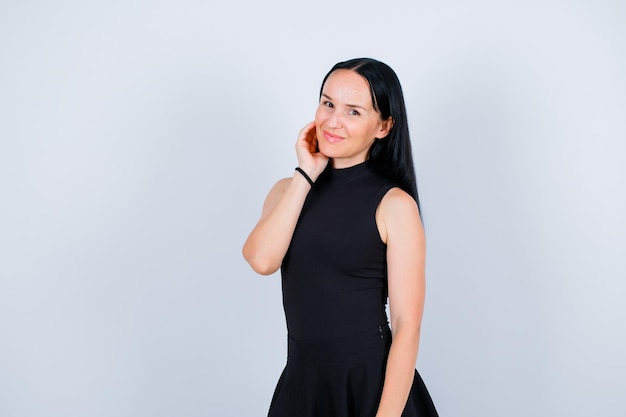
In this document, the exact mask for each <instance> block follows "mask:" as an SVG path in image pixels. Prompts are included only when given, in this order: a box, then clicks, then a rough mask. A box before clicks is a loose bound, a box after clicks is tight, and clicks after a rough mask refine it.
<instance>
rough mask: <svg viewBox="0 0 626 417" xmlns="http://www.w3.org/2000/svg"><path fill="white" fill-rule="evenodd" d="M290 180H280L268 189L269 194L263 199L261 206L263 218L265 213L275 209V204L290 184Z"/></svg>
mask: <svg viewBox="0 0 626 417" xmlns="http://www.w3.org/2000/svg"><path fill="white" fill-rule="evenodd" d="M291 180H292V178H282V179H280V180H278V181H277V182H276V184H274V186H273V187H272V188H271V189H270V192H269V193H268V194H267V197H266V198H265V203H264V204H263V214H262V216H265V215H266V214H267V213H270V212H271V211H272V210H274V207H276V204H278V202H279V201H280V199H281V198H282V196H283V194H285V190H287V187H289V184H291Z"/></svg>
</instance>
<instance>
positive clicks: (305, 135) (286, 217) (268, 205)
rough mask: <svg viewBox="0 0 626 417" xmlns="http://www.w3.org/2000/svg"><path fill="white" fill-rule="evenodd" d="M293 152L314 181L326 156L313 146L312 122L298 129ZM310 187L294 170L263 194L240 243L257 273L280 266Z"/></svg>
mask: <svg viewBox="0 0 626 417" xmlns="http://www.w3.org/2000/svg"><path fill="white" fill-rule="evenodd" d="M296 154H297V156H298V165H299V166H300V167H301V168H302V169H303V170H304V171H305V172H306V173H307V174H308V175H309V176H310V177H311V179H312V180H313V181H315V180H316V179H317V177H318V176H319V175H320V174H321V173H322V171H323V170H324V168H325V167H326V165H327V164H328V158H327V157H326V156H324V155H322V154H321V153H319V152H317V150H316V137H315V123H314V122H311V123H309V124H308V125H306V126H305V127H304V128H303V129H302V130H301V131H300V135H299V136H298V141H297V143H296ZM310 188H311V186H310V185H309V183H308V181H307V180H306V179H305V178H304V176H302V174H300V173H299V172H295V173H294V176H293V178H284V179H282V180H280V181H278V182H277V183H276V184H275V185H274V187H272V189H271V190H270V192H269V194H268V195H267V198H266V199H265V203H264V205H263V212H262V214H261V218H260V219H259V221H258V223H257V224H256V226H255V227H254V229H252V232H251V233H250V235H249V236H248V239H247V240H246V243H245V244H244V246H243V257H244V258H245V259H246V261H248V263H249V264H250V266H251V267H252V269H254V270H255V271H256V272H258V273H259V274H263V275H269V274H272V273H274V272H276V271H277V270H278V268H280V265H281V263H282V261H283V258H284V256H285V253H287V249H288V248H289V243H290V242H291V237H292V236H293V231H294V230H295V228H296V223H297V222H298V217H299V216H300V212H301V211H302V206H303V205H304V200H305V199H306V196H307V194H308V193H309V190H310Z"/></svg>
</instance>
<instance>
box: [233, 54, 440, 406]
mask: <svg viewBox="0 0 626 417" xmlns="http://www.w3.org/2000/svg"><path fill="white" fill-rule="evenodd" d="M296 154H297V157H298V167H297V168H296V171H295V172H294V175H293V177H291V178H285V179H282V180H280V181H278V182H277V183H276V184H275V185H274V187H273V188H272V189H271V191H270V192H269V194H268V196H267V198H266V200H265V204H264V206H263V212H262V215H261V218H260V220H259V222H258V223H257V225H256V226H255V227H254V229H253V230H252V232H251V233H250V236H249V237H248V239H247V241H246V243H245V245H244V247H243V255H244V257H245V259H246V260H247V261H248V263H249V264H250V265H251V266H252V268H253V269H254V270H255V271H256V272H258V273H260V274H264V275H267V274H272V273H274V272H276V271H277V270H278V269H279V268H280V269H281V274H282V285H283V304H284V309H285V315H286V319H287V330H288V335H289V337H288V358H287V365H286V367H285V369H284V371H283V373H282V375H281V377H280V379H279V382H278V385H277V387H276V391H275V393H274V397H273V399H272V403H271V406H270V411H269V416H270V417H400V416H402V417H409V416H411V417H412V416H437V412H436V410H435V407H434V406H433V403H432V401H431V398H430V396H429V394H428V391H427V390H426V387H425V386H424V383H423V382H422V379H421V378H420V376H419V374H418V373H417V371H416V370H415V361H416V358H417V351H418V344H419V337H420V323H421V320H422V311H423V306H424V262H425V237H424V230H423V228H422V222H421V219H420V214H419V199H418V195H417V187H416V180H415V171H414V167H413V159H412V155H411V144H410V139H409V130H408V126H407V117H406V110H405V105H404V98H403V95H402V89H401V86H400V82H399V81H398V78H397V76H396V74H395V72H394V71H393V70H392V69H391V68H390V67H389V66H387V65H386V64H384V63H382V62H380V61H376V60H373V59H369V58H359V59H353V60H350V61H346V62H340V63H338V64H337V65H335V66H334V67H333V68H332V69H331V70H330V72H329V73H328V74H327V75H326V77H325V78H324V80H323V82H322V88H321V92H320V101H319V107H318V109H317V112H316V114H315V121H313V122H311V123H309V124H308V125H306V126H305V127H304V128H303V129H302V130H301V131H300V134H299V136H298V140H297V142H296ZM387 298H388V299H389V312H390V321H391V329H390V328H389V325H388V320H387V315H386V311H385V305H386V302H387Z"/></svg>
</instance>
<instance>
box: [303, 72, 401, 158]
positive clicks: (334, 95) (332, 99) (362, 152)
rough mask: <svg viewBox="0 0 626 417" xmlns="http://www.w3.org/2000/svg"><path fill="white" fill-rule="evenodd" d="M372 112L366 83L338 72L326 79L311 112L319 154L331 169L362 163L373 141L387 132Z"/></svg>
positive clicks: (388, 126)
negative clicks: (313, 115)
mask: <svg viewBox="0 0 626 417" xmlns="http://www.w3.org/2000/svg"><path fill="white" fill-rule="evenodd" d="M391 125H392V121H391V118H389V119H388V120H381V118H380V113H379V112H377V111H376V110H374V105H373V103H372V96H371V92H370V87H369V84H368V82H367V81H366V80H365V78H363V77H362V76H361V75H359V74H358V73H356V72H354V71H350V70H345V69H340V70H336V71H334V72H333V73H332V74H330V76H329V77H328V78H327V79H326V83H325V84H324V87H323V88H322V96H321V97H320V104H319V107H318V108H317V112H316V113H315V127H316V133H317V142H318V147H319V151H320V152H321V153H322V154H324V155H326V156H328V157H329V158H332V161H333V167H334V168H347V167H351V166H353V165H356V164H359V163H361V162H364V161H365V159H367V154H368V151H369V148H370V146H372V144H373V143H374V141H375V140H377V139H381V138H384V137H385V136H387V134H388V133H389V130H390V129H391Z"/></svg>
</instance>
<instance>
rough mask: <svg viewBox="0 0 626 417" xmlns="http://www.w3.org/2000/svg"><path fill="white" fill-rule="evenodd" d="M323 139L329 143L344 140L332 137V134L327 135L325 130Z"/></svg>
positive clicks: (335, 136) (339, 137)
mask: <svg viewBox="0 0 626 417" xmlns="http://www.w3.org/2000/svg"><path fill="white" fill-rule="evenodd" d="M324 138H325V139H326V140H327V141H328V142H330V143H336V142H340V141H342V140H344V139H345V138H342V137H341V136H337V135H333V134H332V133H329V132H327V131H326V130H325V131H324Z"/></svg>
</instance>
